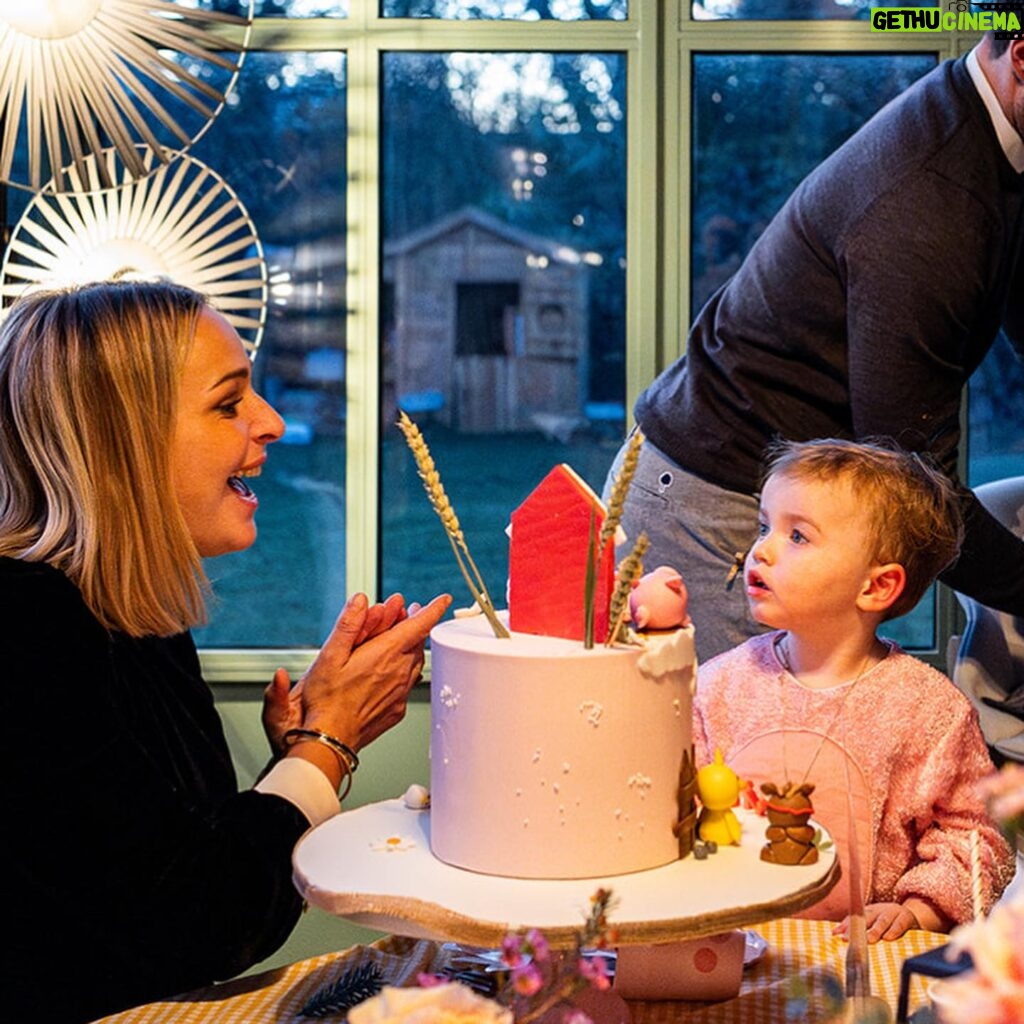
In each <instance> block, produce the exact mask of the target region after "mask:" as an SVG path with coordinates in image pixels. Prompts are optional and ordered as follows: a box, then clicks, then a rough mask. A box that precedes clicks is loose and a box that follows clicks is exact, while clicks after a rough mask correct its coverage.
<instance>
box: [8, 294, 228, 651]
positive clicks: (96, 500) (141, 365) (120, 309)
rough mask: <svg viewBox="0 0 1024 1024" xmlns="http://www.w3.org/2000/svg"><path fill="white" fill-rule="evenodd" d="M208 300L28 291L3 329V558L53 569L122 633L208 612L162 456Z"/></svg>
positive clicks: (163, 628) (141, 632)
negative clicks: (185, 369) (184, 369)
mask: <svg viewBox="0 0 1024 1024" xmlns="http://www.w3.org/2000/svg"><path fill="white" fill-rule="evenodd" d="M204 308H206V301H205V299H204V298H203V297H202V296H201V295H199V294H198V293H197V292H194V291H192V290H191V289H189V288H183V287H180V286H178V285H173V284H169V283H155V282H141V281H117V282H106V283H102V284H91V285H85V286H83V287H79V288H75V289H69V290H64V291H51V292H35V293H32V294H30V295H28V296H25V297H24V298H22V299H21V300H19V301H18V302H17V303H16V304H15V305H14V306H13V307H12V309H11V310H10V312H9V313H8V315H7V318H6V319H5V320H4V322H3V324H2V326H0V423H2V431H0V555H7V556H9V557H13V558H20V559H24V560H26V561H31V562H47V563H49V564H50V565H53V566H54V567H56V568H57V569H59V570H61V571H62V572H63V573H64V574H65V575H66V576H67V577H68V578H69V579H70V580H71V581H72V583H74V584H75V586H77V587H78V589H79V590H80V591H81V593H82V597H83V598H84V599H85V603H86V604H87V605H88V607H89V608H90V610H91V611H92V612H93V614H94V615H95V616H96V617H97V619H99V621H100V622H101V623H103V625H104V626H106V627H107V628H110V629H117V630H121V631H123V632H125V633H128V634H130V635H131V636H146V635H158V636H169V635H171V634H173V633H178V632H181V631H182V630H185V629H188V628H191V627H192V626H195V625H199V624H201V623H202V622H204V621H205V618H206V607H205V598H206V594H207V592H208V583H207V579H206V575H205V573H204V572H203V567H202V562H201V559H200V557H199V553H198V551H197V550H196V547H195V544H194V543H193V542H192V538H191V536H190V535H189V532H188V529H187V527H186V525H185V520H184V517H183V516H182V513H181V510H180V509H179V507H178V503H177V501H176V500H175V497H174V488H173V484H172V478H171V460H170V445H171V437H172V434H173V431H174V426H175V420H176V414H177V401H178V389H179V386H180V380H181V373H182V368H183V365H184V362H185V357H186V356H187V354H188V351H189V348H190V347H191V344H192V341H193V339H194V337H195V330H196V323H197V320H198V318H199V314H200V313H201V311H202V310H203V309H204Z"/></svg>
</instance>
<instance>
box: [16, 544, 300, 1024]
mask: <svg viewBox="0 0 1024 1024" xmlns="http://www.w3.org/2000/svg"><path fill="white" fill-rule="evenodd" d="M0 671H2V673H3V686H2V695H3V697H2V699H3V716H2V721H3V723H4V730H3V735H4V738H3V741H2V744H0V749H2V760H0V808H2V820H3V822H4V826H5V836H4V842H3V844H2V850H3V853H2V858H3V861H2V869H0V880H2V881H0V886H2V897H0V898H2V903H0V906H2V907H3V916H4V922H5V928H4V931H5V934H6V943H5V944H6V949H5V952H4V954H3V956H2V957H0V964H2V985H0V990H2V992H3V996H2V999H3V1003H4V1009H5V1014H6V1015H7V1016H8V1017H9V1019H11V1020H52V1021H60V1022H62V1024H73V1022H76V1021H86V1020H92V1019H94V1018H96V1017H99V1016H103V1015H105V1014H108V1013H113V1012H114V1011H116V1010H119V1009H123V1008H125V1007H128V1006H132V1005H137V1004H139V1003H144V1002H150V1001H153V1000H155V999H158V998H160V997H163V996H168V995H172V994H175V993H177V992H181V991H183V990H186V989H189V988H193V987H196V986H200V985H205V984H208V983H210V982H212V981H214V980H219V979H223V978H226V977H229V976H231V975H233V974H237V973H238V972H239V971H242V970H244V969H245V968H246V967H248V966H250V965H251V964H253V963H255V962H257V961H259V960H260V959H262V958H264V957H266V956H267V955H269V954H270V953H271V952H273V951H274V950H275V949H276V948H277V947H278V946H279V945H280V944H281V942H282V941H283V940H284V939H285V937H286V936H287V935H288V933H289V932H290V930H291V929H292V927H293V926H294V924H295V921H296V920H297V918H298V915H299V912H300V909H301V901H300V899H299V897H298V895H297V893H296V891H295V889H294V887H293V885H292V883H291V852H292V848H293V846H294V844H295V842H296V840H297V839H298V838H299V837H300V836H301V835H302V833H303V832H304V831H305V829H306V828H308V825H309V823H308V822H307V821H306V819H305V817H304V816H303V815H302V814H301V812H300V811H299V810H298V809H297V808H296V807H294V806H293V805H292V804H291V803H289V802H288V801H287V800H283V799H281V798H280V797H276V796H269V795H262V794H259V793H255V792H243V793H239V792H238V788H237V784H236V779H235V773H234V770H233V768H232V765H231V761H230V758H229V755H228V748H227V744H226V742H225V739H224V733H223V730H222V727H221V723H220V719H219V717H218V715H217V712H216V711H215V709H214V706H213V699H212V695H211V693H210V691H209V689H208V688H207V686H206V684H205V683H204V682H203V679H202V678H201V676H200V671H199V662H198V658H197V656H196V651H195V646H194V645H193V643H192V639H191V637H190V636H189V635H188V634H182V635H179V636H176V637H172V638H170V639H160V638H155V637H153V638H145V639H142V640H134V639H132V638H130V637H127V636H125V635H122V634H117V633H110V632H108V631H106V630H105V629H103V628H102V627H101V626H100V625H99V623H98V622H97V621H96V619H95V618H94V617H93V616H92V614H91V613H90V612H89V611H88V609H87V608H86V606H85V604H84V603H83V601H82V599H81V596H80V594H79V592H78V590H77V589H76V588H75V587H74V586H73V585H72V584H71V583H70V582H69V581H68V579H67V578H66V577H65V576H64V575H63V574H62V573H60V572H58V571H57V570H55V569H53V568H51V567H49V566H46V565H42V564H28V563H23V562H18V561H14V560H11V559H8V558H0Z"/></svg>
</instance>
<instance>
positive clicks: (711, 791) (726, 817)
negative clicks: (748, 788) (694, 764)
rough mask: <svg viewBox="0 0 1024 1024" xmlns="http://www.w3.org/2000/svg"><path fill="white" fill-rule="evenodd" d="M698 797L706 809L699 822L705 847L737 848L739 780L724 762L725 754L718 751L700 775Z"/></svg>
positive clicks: (698, 828)
mask: <svg viewBox="0 0 1024 1024" xmlns="http://www.w3.org/2000/svg"><path fill="white" fill-rule="evenodd" d="M697 795H698V796H699V797H700V802H701V803H702V804H703V805H704V806H703V808H702V810H701V812H700V818H699V819H698V820H697V835H699V836H700V838H701V839H702V840H703V841H704V842H705V843H711V842H713V843H717V844H718V845H719V846H725V845H733V846H738V845H739V841H740V832H741V828H740V822H739V818H737V817H736V815H735V814H733V811H732V809H733V807H735V806H736V801H737V800H738V799H739V795H740V780H739V776H737V774H736V773H735V772H734V771H733V770H732V769H731V768H730V767H729V766H728V765H727V764H726V763H725V761H723V760H722V752H721V751H720V750H716V751H715V760H714V762H713V763H712V764H706V765H704V767H703V768H701V769H700V771H698V772H697Z"/></svg>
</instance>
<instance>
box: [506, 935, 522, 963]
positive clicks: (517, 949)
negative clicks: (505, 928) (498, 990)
mask: <svg viewBox="0 0 1024 1024" xmlns="http://www.w3.org/2000/svg"><path fill="white" fill-rule="evenodd" d="M501 962H502V963H503V964H505V966H506V967H518V966H519V965H520V964H521V963H522V962H523V939H522V936H519V935H506V936H505V938H504V939H502V940H501Z"/></svg>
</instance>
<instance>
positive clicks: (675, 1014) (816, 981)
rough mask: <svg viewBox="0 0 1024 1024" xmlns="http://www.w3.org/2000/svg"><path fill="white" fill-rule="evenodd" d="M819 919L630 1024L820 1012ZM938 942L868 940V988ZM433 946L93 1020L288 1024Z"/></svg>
mask: <svg viewBox="0 0 1024 1024" xmlns="http://www.w3.org/2000/svg"><path fill="white" fill-rule="evenodd" d="M832 928H833V925H832V924H831V922H828V921H806V920H798V919H793V918H782V919H777V920H773V921H768V922H765V923H763V924H759V925H757V926H756V927H755V928H754V930H755V931H756V932H757V933H758V934H760V935H762V936H763V937H764V938H765V939H766V940H767V942H768V949H767V951H766V953H765V955H764V956H763V957H762V959H761V960H759V961H758V962H757V963H755V964H753V965H752V966H751V967H750V968H748V969H747V971H746V972H745V974H744V979H743V983H742V985H741V987H740V992H739V995H738V996H737V997H736V998H735V999H730V1000H727V1001H725V1002H722V1003H711V1004H702V1003H686V1002H663V1003H657V1002H631V1003H630V1004H629V1005H630V1011H631V1014H632V1024H784V1021H785V1017H784V1013H785V1007H786V999H787V996H788V995H790V994H792V993H793V991H794V990H795V989H794V987H795V986H801V985H802V986H804V987H805V988H806V994H807V998H808V1008H807V1012H806V1013H805V1014H803V1015H802V1016H801V1018H800V1019H801V1020H802V1021H805V1022H807V1024H818V1022H824V1021H825V1020H827V1019H828V1015H827V1013H826V1011H825V1009H824V992H825V988H824V986H825V982H826V979H829V978H835V977H838V978H841V977H842V973H843V961H844V956H845V949H846V944H845V943H844V942H842V941H840V940H838V939H836V938H833V936H832ZM946 941H947V938H946V936H944V935H938V934H935V933H933V932H922V931H912V932H908V933H907V934H906V935H905V936H904V937H903V938H902V939H899V940H898V941H896V942H881V943H878V944H876V945H874V946H872V947H871V948H870V956H871V985H872V991H873V992H874V993H875V994H876V995H879V996H881V997H883V998H884V999H885V1000H886V1001H887V1002H888V1003H889V1005H890V1007H892V1009H893V1012H894V1013H895V1008H896V1001H897V998H898V995H899V985H900V967H901V965H902V963H903V961H904V960H905V959H906V958H907V957H909V956H915V955H916V954H918V953H923V952H925V951H927V950H929V949H934V948H935V947H937V946H940V945H942V944H943V943H944V942H946ZM444 951H445V947H444V945H443V944H439V943H437V942H433V941H431V940H427V939H414V938H399V937H390V938H386V939H381V940H379V941H378V942H375V943H372V944H370V945H368V946H354V947H352V948H351V949H348V950H345V951H343V952H340V953H330V954H326V955H323V956H318V957H312V958H311V959H309V960H303V961H300V962H299V963H295V964H291V965H289V966H288V967H283V968H279V969H277V970H275V971H269V972H267V973H265V974H260V975H254V976H251V977H245V978H239V979H236V980H234V981H230V982H225V983H224V984H221V985H216V986H212V987H210V988H205V989H200V990H198V991H196V992H191V993H187V994H185V995H182V996H178V997H176V998H175V999H170V1000H166V1001H163V1002H158V1003H150V1004H148V1005H146V1006H140V1007H138V1008H136V1009H133V1010H126V1011H124V1012H123V1013H118V1014H114V1015H113V1016H110V1017H104V1018H103V1024H284V1022H288V1024H294V1022H296V1021H297V1022H300V1024H301V1022H302V1021H306V1020H312V1018H305V1017H299V1016H297V1015H298V1013H299V1011H300V1009H301V1008H302V1006H303V1005H304V1004H305V1002H306V1001H307V1000H308V999H309V998H310V997H311V996H312V995H313V994H314V993H315V992H317V991H318V990H319V989H320V988H322V987H323V986H325V985H329V984H331V983H333V982H334V981H336V980H337V979H338V978H340V977H341V975H342V974H343V973H344V972H345V971H346V970H349V969H351V968H353V967H355V966H359V965H361V964H363V963H370V962H372V963H376V964H377V965H378V966H379V967H380V969H381V971H382V973H383V975H384V978H385V980H386V981H387V982H388V983H389V984H398V985H403V984H415V983H416V974H417V972H418V971H420V970H428V971H437V970H439V969H440V968H441V967H443V962H444V957H445V952H444ZM925 1002H926V995H925V979H922V978H920V977H915V978H914V979H913V980H912V983H911V990H910V1010H911V1012H913V1011H914V1010H916V1009H918V1008H919V1007H921V1006H922V1005H924V1004H925Z"/></svg>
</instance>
